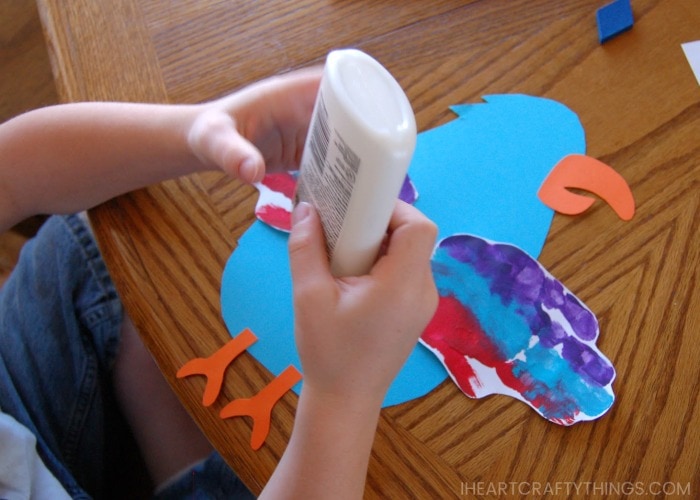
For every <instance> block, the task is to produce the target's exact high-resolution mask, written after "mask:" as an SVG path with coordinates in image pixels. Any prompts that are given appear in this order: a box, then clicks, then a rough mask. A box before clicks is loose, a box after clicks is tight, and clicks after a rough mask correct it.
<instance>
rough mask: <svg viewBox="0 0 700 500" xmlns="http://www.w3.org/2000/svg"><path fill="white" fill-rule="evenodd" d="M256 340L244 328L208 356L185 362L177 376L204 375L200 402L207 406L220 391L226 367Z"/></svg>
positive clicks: (252, 334)
mask: <svg viewBox="0 0 700 500" xmlns="http://www.w3.org/2000/svg"><path fill="white" fill-rule="evenodd" d="M256 340H258V338H257V337H256V336H255V334H254V333H253V332H252V331H250V330H249V329H245V330H243V331H242V332H241V333H240V334H238V335H237V336H236V337H235V338H233V339H231V340H229V341H228V342H227V343H226V344H225V345H224V346H223V347H222V348H220V349H219V350H218V351H216V352H215V353H214V354H212V355H211V356H209V357H208V358H195V359H192V360H190V361H188V362H187V363H185V364H184V365H183V366H182V368H180V369H179V370H178V371H177V378H183V377H189V376H190V375H205V376H206V377H207V385H206V386H205V388H204V394H203V395H202V404H203V405H204V406H209V405H211V404H212V403H213V402H214V401H216V398H217V397H218V396H219V393H220V392H221V387H222V386H223V384H224V373H225V372H226V368H227V367H228V366H229V365H230V364H231V362H232V361H233V360H234V359H235V358H236V357H237V356H238V355H239V354H241V353H242V352H243V351H245V350H246V349H248V347H250V346H251V345H253V343H255V341H256Z"/></svg>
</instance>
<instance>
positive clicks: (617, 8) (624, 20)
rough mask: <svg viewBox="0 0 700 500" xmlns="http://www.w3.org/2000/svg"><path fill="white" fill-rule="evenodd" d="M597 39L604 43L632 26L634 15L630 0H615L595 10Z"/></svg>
mask: <svg viewBox="0 0 700 500" xmlns="http://www.w3.org/2000/svg"><path fill="white" fill-rule="evenodd" d="M596 21H597V23H598V40H599V41H600V43H605V42H607V41H608V40H610V39H611V38H614V37H616V36H617V35H619V34H620V33H624V32H625V31H627V30H629V29H631V28H632V25H633V24H634V16H633V14H632V4H631V3H630V0H615V1H614V2H612V3H609V4H608V5H606V6H604V7H601V8H600V9H598V10H597V11H596Z"/></svg>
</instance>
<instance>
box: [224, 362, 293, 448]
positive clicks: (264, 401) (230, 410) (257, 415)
mask: <svg viewBox="0 0 700 500" xmlns="http://www.w3.org/2000/svg"><path fill="white" fill-rule="evenodd" d="M301 378H302V375H301V373H299V370H297V369H296V368H294V367H293V366H289V367H287V368H286V369H285V370H284V371H283V372H282V373H280V374H279V376H277V377H275V379H274V380H273V381H272V382H270V383H269V384H267V385H266V386H265V387H263V388H262V389H261V390H260V392H258V393H257V394H256V395H255V396H253V397H252V398H248V399H234V400H233V401H231V402H230V403H229V404H227V405H226V406H225V407H224V408H223V409H222V410H221V413H220V414H219V415H220V416H221V418H230V417H241V416H250V417H252V418H253V432H252V433H251V436H250V447H251V448H253V449H254V450H257V449H259V448H260V447H261V446H262V445H263V443H264V442H265V439H267V435H268V434H269V432H270V421H271V419H272V408H274V406H275V405H276V404H277V401H279V400H280V398H281V397H282V396H284V393H286V392H287V391H288V390H290V389H291V388H292V387H293V386H294V384H296V383H297V382H299V381H300V380H301Z"/></svg>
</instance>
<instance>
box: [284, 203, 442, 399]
mask: <svg viewBox="0 0 700 500" xmlns="http://www.w3.org/2000/svg"><path fill="white" fill-rule="evenodd" d="M293 219H294V224H293V228H292V232H291V235H290V238H289V252H290V259H291V269H292V280H293V286H294V309H295V321H296V325H295V330H296V342H297V347H298V349H299V354H300V357H301V363H302V371H303V373H304V388H305V389H304V390H312V391H313V392H314V393H315V394H316V395H318V394H321V395H323V397H324V398H325V397H330V398H334V399H341V400H347V401H352V402H353V403H355V404H360V405H364V404H370V405H379V404H381V401H382V400H383V398H384V395H385V393H386V391H387V390H388V388H389V385H390V384H391V382H392V380H393V379H394V377H395V376H396V374H397V373H398V371H399V370H400V368H401V367H402V366H403V364H404V362H405V361H406V359H407V358H408V356H409V354H410V352H411V350H412V349H413V348H414V346H415V345H416V342H417V341H418V337H419V336H420V334H421V333H422V332H423V330H424V328H425V327H426V325H427V324H428V322H429V321H430V319H431V318H432V316H433V314H434V312H435V309H436V308H437V303H438V295H437V290H436V287H435V283H434V281H433V276H432V272H431V268H430V257H431V255H432V250H433V246H434V244H435V238H436V234H437V229H436V227H435V225H434V224H433V223H432V222H431V221H430V220H428V219H427V218H426V217H425V216H424V215H423V214H421V213H420V212H419V211H418V210H417V209H415V208H414V207H412V206H411V205H408V204H406V203H403V202H397V205H396V208H395V210H394V214H393V216H392V219H391V223H390V225H389V237H388V242H387V246H386V252H385V253H384V254H383V255H382V256H381V257H380V258H379V260H378V261H377V262H376V263H375V265H374V267H373V268H372V270H371V271H370V273H369V274H368V275H366V276H360V277H348V278H339V279H335V278H334V277H333V276H332V275H331V273H330V269H329V263H328V257H327V255H326V247H325V243H324V239H323V233H322V230H321V225H320V220H319V217H318V215H317V213H316V212H315V211H314V210H313V209H312V208H311V207H310V206H309V205H307V204H300V205H299V206H298V207H297V209H296V210H295V212H294V215H293Z"/></svg>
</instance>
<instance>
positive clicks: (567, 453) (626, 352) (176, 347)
mask: <svg viewBox="0 0 700 500" xmlns="http://www.w3.org/2000/svg"><path fill="white" fill-rule="evenodd" d="M38 3H39V7H40V12H41V16H42V19H43V23H44V26H45V30H46V34H47V39H48V44H49V49H50V53H51V56H52V62H53V68H54V72H55V76H56V81H57V85H58V89H59V93H60V96H61V98H62V100H63V101H82V100H128V101H149V102H171V103H183V102H187V103H190V102H199V101H204V100H209V99H212V98H215V97H217V96H220V95H223V94H225V93H228V92H230V91H232V90H234V89H236V88H239V87H241V86H243V85H245V84H247V83H249V82H253V81H256V80H258V79H261V78H263V77H266V76H269V75H272V74H276V73H280V72H284V71H287V70H289V69H292V68H297V67H303V66H307V65H309V64H311V63H318V62H321V61H322V60H323V58H324V57H325V55H326V53H327V52H328V51H329V50H330V49H332V48H337V47H342V46H348V45H353V46H356V47H358V48H361V49H363V50H365V51H367V52H369V53H371V54H372V55H374V56H375V57H376V58H377V59H379V60H380V61H381V62H382V63H383V64H384V65H385V66H387V68H388V69H389V70H390V71H391V72H392V73H393V74H394V75H395V76H396V78H397V79H398V80H399V81H400V82H401V84H402V85H403V86H404V88H405V89H406V91H407V94H408V96H409V98H410V100H411V102H412V104H413V106H414V108H415V111H416V117H417V122H418V126H419V130H426V129H429V128H432V127H434V126H436V125H439V124H441V123H445V122H446V121H449V120H450V119H452V116H451V114H450V112H449V111H448V105H450V104H455V103H468V102H478V101H479V100H480V96H482V95H484V94H489V93H525V94H530V95H535V96H544V97H549V98H553V99H556V100H558V101H560V102H562V103H564V104H565V105H567V106H568V107H569V108H571V109H572V110H574V111H575V112H576V113H577V114H578V115H579V117H580V119H581V121H582V123H583V125H584V127H585V130H586V134H587V152H588V154H589V155H590V156H593V157H594V158H598V159H600V160H602V161H604V162H606V163H608V164H609V165H612V166H614V168H615V169H616V170H618V171H619V172H620V173H621V174H622V175H623V176H624V178H625V179H626V180H627V182H628V183H629V185H630V186H631V188H632V190H633V193H634V195H635V198H636V202H637V213H636V215H635V217H634V219H633V220H632V221H631V222H622V221H621V220H620V219H618V218H617V217H616V216H615V214H614V213H613V211H612V210H611V209H610V207H608V206H606V205H604V204H603V203H600V202H598V203H597V204H596V205H595V207H594V209H593V210H592V211H589V212H588V213H586V214H585V215H581V216H577V217H567V216H562V215H557V216H555V219H554V223H553V226H552V229H551V231H550V233H549V236H548V240H547V243H546V245H545V247H544V252H543V253H542V254H541V256H540V261H541V262H542V263H543V264H544V265H545V266H546V267H547V268H548V269H549V270H550V271H551V272H552V273H553V274H554V275H555V276H557V277H558V278H560V279H561V280H562V281H563V282H564V283H566V284H567V286H568V287H569V288H570V289H572V290H573V291H574V292H575V293H576V294H577V295H578V296H579V297H580V298H581V299H583V300H584V301H585V302H586V303H587V304H588V305H589V306H590V307H591V309H592V310H593V311H594V312H595V313H596V314H597V315H598V317H599V320H600V323H601V331H602V333H601V337H600V340H599V346H600V348H601V350H602V351H603V352H604V353H606V355H607V356H608V357H609V358H610V359H611V360H612V361H613V363H614V365H615V366H616V369H617V373H618V376H617V379H616V381H615V383H614V390H615V393H616V395H617V400H616V403H615V405H614V406H613V408H612V409H611V410H610V412H609V413H608V414H606V415H605V416H604V417H603V418H601V419H600V420H598V421H595V422H593V423H584V424H579V425H575V426H573V427H570V428H565V427H559V426H557V425H553V424H551V423H549V422H547V421H545V420H544V419H542V418H541V417H539V416H538V415H537V414H536V413H535V412H533V411H532V410H531V409H529V408H528V407H526V406H525V405H524V404H522V403H520V402H517V401H515V400H513V399H510V398H507V397H491V398H487V399H484V400H471V399H468V398H466V397H465V396H463V395H462V394H461V393H460V392H459V391H458V389H457V388H456V386H455V385H454V384H453V383H451V382H450V381H446V382H445V383H443V384H442V385H440V386H439V387H438V388H437V389H436V390H434V391H433V392H432V393H430V394H429V395H428V396H426V397H423V398H421V399H419V400H416V401H412V402H409V403H406V404H402V405H399V406H396V407H391V408H388V409H385V410H384V411H383V412H382V417H381V421H380V423H379V430H378V434H377V438H376V443H375V447H374V452H373V457H372V460H371V464H370V470H369V476H368V481H367V490H366V496H367V497H368V498H400V497H415V498H431V499H433V498H451V497H460V496H474V495H476V496H483V497H491V496H499V493H502V494H508V495H511V494H512V495H515V496H520V495H521V494H527V493H531V494H535V496H537V495H536V493H538V492H542V493H546V492H553V493H555V494H556V495H555V496H562V495H566V494H567V493H568V494H570V495H572V496H575V494H576V493H579V494H580V495H581V496H601V495H602V494H603V493H612V496H619V495H618V494H617V493H619V494H622V493H624V492H625V490H624V489H623V488H632V487H634V488H643V491H644V492H652V493H653V492H655V491H657V490H658V491H662V488H665V489H666V490H667V491H672V492H675V493H691V494H692V495H693V496H694V497H697V496H698V495H700V466H699V464H700V398H699V396H698V395H699V393H700V321H699V319H698V318H699V314H698V311H699V310H700V288H699V286H698V279H699V277H700V276H699V274H698V269H699V268H700V259H699V256H698V252H699V251H700V237H699V236H698V235H699V234H700V232H699V228H698V223H699V221H700V216H699V213H698V204H699V203H700V198H699V193H700V190H699V189H698V180H699V173H700V167H699V164H700V87H699V86H698V83H697V81H696V80H695V78H694V77H693V74H692V72H691V70H690V67H689V65H688V63H687V62H686V60H685V58H684V55H683V52H682V51H681V46H680V45H681V43H683V42H688V41H692V40H697V39H700V6H699V5H698V3H697V0H665V1H658V0H635V1H633V2H632V3H633V8H634V13H635V25H634V28H633V29H632V30H631V31H630V32H628V33H626V34H624V35H622V36H620V37H618V38H616V39H614V40H612V41H610V42H608V43H606V44H604V45H600V44H599V43H598V40H597V32H596V21H595V11H596V9H597V8H598V7H600V6H601V5H602V4H604V3H605V2H601V1H592V0H563V1H557V2H552V1H532V0H517V1H512V0H507V1H506V0H503V1H485V0H483V1H472V2H469V1H464V0H462V1H457V0H442V1H435V2H419V1H404V0H387V1H374V0H358V1H354V2H339V1H331V0H326V1H323V0H300V1H296V2H284V1H275V0H271V1H261V2H255V1H237V2H234V1H228V2H227V1H214V0H207V1H205V0H200V1H196V2H184V1H183V2H177V1H171V0H142V1H140V0H120V1H116V2H111V1H95V0H67V1H64V0H39V2H38ZM255 199H256V194H255V191H254V190H253V189H252V188H250V187H246V186H241V185H239V184H238V183H237V182H234V181H231V180H228V179H226V178H224V177H222V176H221V175H217V174H207V175H199V176H193V177H187V178H183V179H179V180H177V181H173V182H167V183H164V184H162V185H158V186H153V187H151V188H149V189H146V190H142V191H139V192H135V193H132V194H129V195H126V196H123V197H120V198H118V199H115V200H113V201H111V202H109V203H106V204H104V205H103V206H100V207H99V208H97V209H95V210H93V211H92V214H91V215H92V218H93V221H94V223H95V227H96V231H97V234H98V237H99V241H100V244H101V246H102V248H103V251H104V255H105V259H106V261H107V263H108V265H109V268H110V270H111V272H112V273H113V276H114V279H115V281H116V283H117V286H118V288H119V290H120V293H121V294H122V297H123V299H124V302H125V304H126V307H127V309H128V311H129V313H130V314H131V315H132V317H133V318H134V320H135V322H136V324H137V326H138V327H139V329H140V330H141V331H142V335H143V337H144V340H145V342H146V344H147V346H148V347H149V349H150V350H151V351H152V353H153V354H154V356H155V358H156V359H157V361H158V363H159V365H160V367H161V369H162V371H163V373H164V374H165V375H166V377H167V378H168V380H169V382H170V383H171V385H172V387H173V389H174V390H175V392H176V393H177V394H178V396H179V397H180V398H181V400H182V401H183V402H184V404H185V405H186V406H187V408H188V409H189V411H190V412H191V413H192V415H193V416H194V418H195V419H196V421H197V422H198V423H199V425H200V426H201V427H202V429H204V431H205V432H206V433H207V435H208V436H209V438H210V439H211V441H212V442H213V443H214V444H215V445H216V447H217V448H218V449H219V450H220V451H221V453H222V454H223V455H224V457H226V459H227V460H228V461H229V462H230V464H231V465H232V466H233V467H234V468H235V469H236V471H237V472H238V473H239V474H240V476H241V477H242V478H243V480H244V481H245V482H246V483H247V484H248V485H249V487H250V488H251V489H252V490H253V491H256V492H257V491H259V490H260V489H261V488H262V487H263V485H264V484H265V482H266V480H267V478H268V477H269V475H270V474H271V472H272V470H273V469H274V467H275V465H276V463H277V461H278V460H279V458H280V456H281V454H282V452H283V450H284V447H285V444H286V443H287V440H288V438H289V433H290V429H291V426H292V421H293V416H294V408H295V404H296V401H297V398H296V396H294V395H293V394H291V393H288V394H287V395H286V396H285V397H284V398H283V399H282V401H281V402H280V404H278V405H277V406H276V408H275V410H274V413H273V428H272V431H271V433H270V436H269V437H268V439H267V442H266V444H265V445H264V446H263V447H262V448H261V449H260V450H259V451H253V450H252V449H251V448H250V445H249V437H250V427H251V425H250V421H249V420H247V419H242V418H238V419H228V420H221V419H220V418H219V417H218V412H219V410H220V409H221V407H222V406H223V405H224V404H225V402H226V401H227V400H231V399H233V398H235V397H244V396H250V395H252V394H254V393H255V392H257V391H258V390H259V389H260V388H262V387H263V386H264V385H265V384H267V383H268V382H269V381H270V380H271V378H272V377H271V375H270V373H269V372H267V370H266V369H264V368H263V367H261V366H260V365H259V364H258V363H257V362H256V361H255V360H254V359H253V358H252V357H250V356H249V355H247V354H244V355H243V356H242V358H241V359H239V360H237V362H236V364H235V369H233V370H231V371H230V372H229V373H228V375H227V377H228V378H227V389H226V393H225V394H224V397H221V398H219V400H218V401H217V403H216V404H215V405H214V406H213V407H210V408H205V407H203V406H202V405H201V403H200V399H201V394H202V390H203V387H204V379H203V378H201V377H195V378H190V379H187V380H185V381H183V380H177V379H176V378H175V372H176V371H177V369H178V368H179V367H180V366H181V365H182V364H183V362H184V361H185V360H188V359H190V358H193V357H196V356H202V355H206V354H208V353H211V352H213V351H214V350H216V349H217V348H219V347H220V346H222V345H223V343H224V342H225V341H227V340H228V339H229V338H230V336H229V333H228V332H227V330H226V328H225V326H224V324H223V322H222V319H221V313H220V305H219V285H220V279H221V274H222V269H223V266H224V264H225V262H226V260H227V259H228V257H229V256H230V254H231V252H232V251H233V250H234V249H235V248H236V242H237V240H238V238H239V237H240V236H241V234H242V233H243V232H244V231H245V230H246V228H247V227H248V226H249V225H250V224H251V223H252V221H253V215H252V208H253V206H254V202H255ZM635 491H639V490H635ZM629 492H630V491H628V493H629Z"/></svg>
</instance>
